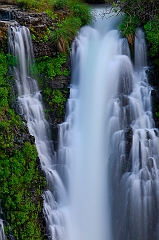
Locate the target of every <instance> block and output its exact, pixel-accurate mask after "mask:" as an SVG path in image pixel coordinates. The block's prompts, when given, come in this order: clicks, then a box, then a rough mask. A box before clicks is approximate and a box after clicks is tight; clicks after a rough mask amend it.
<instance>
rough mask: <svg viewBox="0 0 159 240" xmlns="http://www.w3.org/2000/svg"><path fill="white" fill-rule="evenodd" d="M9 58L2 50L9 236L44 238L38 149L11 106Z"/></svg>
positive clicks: (0, 150)
mask: <svg viewBox="0 0 159 240" xmlns="http://www.w3.org/2000/svg"><path fill="white" fill-rule="evenodd" d="M7 71H8V59H7V56H6V55H5V54H4V53H3V52H2V51H1V52H0V131H1V134H0V142H1V145H0V186H1V187H0V198H1V205H2V209H3V212H5V214H4V216H3V215H2V216H1V217H3V218H4V220H5V221H6V222H8V223H9V224H10V227H8V225H7V224H5V232H6V235H7V236H8V235H9V234H13V235H14V236H15V238H16V239H17V240H18V239H19V240H20V239H28V240H30V239H39V240H40V239H42V233H41V226H40V220H39V214H40V212H42V198H41V195H42V188H44V186H45V179H44V178H43V177H41V176H40V175H39V170H38V164H37V151H36V147H35V145H34V139H32V138H31V137H30V135H29V133H28V131H27V128H26V126H25V125H24V123H23V122H22V120H21V118H20V117H19V116H18V115H17V114H16V113H15V111H14V110H13V108H11V103H12V101H13V99H12V97H11V96H12V94H11V92H12V89H11V84H12V81H13V79H12V76H11V75H7Z"/></svg>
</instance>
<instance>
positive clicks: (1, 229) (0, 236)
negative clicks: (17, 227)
mask: <svg viewBox="0 0 159 240" xmlns="http://www.w3.org/2000/svg"><path fill="white" fill-rule="evenodd" d="M5 239H6V238H5V233H4V226H3V221H2V220H1V219H0V240H5Z"/></svg>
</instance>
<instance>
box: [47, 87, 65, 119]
mask: <svg viewBox="0 0 159 240" xmlns="http://www.w3.org/2000/svg"><path fill="white" fill-rule="evenodd" d="M43 96H44V100H46V102H47V103H48V105H49V109H52V111H56V115H58V117H60V116H61V117H62V116H63V112H64V108H65V103H66V100H67V99H66V94H65V92H64V91H63V92H62V91H60V90H59V89H54V90H53V89H50V88H46V89H45V90H44V95H43Z"/></svg>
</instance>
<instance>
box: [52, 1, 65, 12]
mask: <svg viewBox="0 0 159 240" xmlns="http://www.w3.org/2000/svg"><path fill="white" fill-rule="evenodd" d="M67 2H68V1H67V0H56V2H55V3H54V4H53V5H54V7H55V8H56V10H61V9H65V8H66V6H67Z"/></svg>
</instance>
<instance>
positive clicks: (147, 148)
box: [9, 9, 159, 240]
mask: <svg viewBox="0 0 159 240" xmlns="http://www.w3.org/2000/svg"><path fill="white" fill-rule="evenodd" d="M99 12H100V9H99V10H97V17H96V21H95V22H94V23H93V24H92V26H85V27H83V28H82V29H81V30H80V32H79V34H78V36H77V37H76V39H75V41H74V43H73V45H72V50H71V68H72V73H71V74H72V76H71V86H70V97H69V99H68V102H67V116H66V120H65V122H64V123H62V124H60V125H59V147H58V151H57V153H56V154H55V152H54V150H53V143H52V141H51V137H50V134H49V125H48V123H47V121H46V119H45V115H44V110H43V106H42V98H41V94H40V91H39V88H38V85H37V82H36V80H35V79H34V78H32V76H31V74H30V71H29V69H30V66H31V65H32V63H33V59H34V56H33V49H32V43H31V39H30V33H29V30H28V29H27V28H26V27H10V28H9V46H10V53H11V54H12V55H13V56H15V58H16V59H17V65H16V66H15V67H14V69H13V71H14V76H15V82H16V86H17V91H18V95H19V96H18V102H19V107H20V109H21V114H22V115H23V116H24V117H25V119H26V121H27V126H28V129H29V132H30V134H31V135H33V136H34V137H35V143H36V147H37V151H38V155H39V158H40V161H41V166H42V168H43V170H44V171H45V173H46V179H47V188H48V190H47V191H45V192H44V194H43V197H44V215H45V217H46V221H47V225H48V226H49V233H50V238H51V239H52V240H81V239H82V240H134V239H140V240H152V239H153V240H157V239H159V227H158V226H159V215H158V214H159V211H158V202H159V192H158V191H159V190H158V189H159V161H158V159H159V148H158V145H159V139H158V129H156V128H155V124H154V121H153V117H152V111H151V90H152V89H151V87H150V86H149V84H148V79H147V74H146V72H147V70H148V66H147V53H146V43H145V38H144V33H143V31H142V30H141V29H137V32H136V34H135V36H136V38H135V59H134V66H133V64H132V62H131V60H130V55H131V54H130V50H129V47H128V43H127V40H126V39H123V38H121V37H120V34H119V33H118V31H117V26H118V22H119V21H120V17H115V18H114V17H111V18H108V19H102V17H100V14H99Z"/></svg>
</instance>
